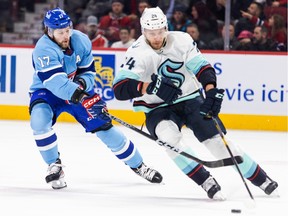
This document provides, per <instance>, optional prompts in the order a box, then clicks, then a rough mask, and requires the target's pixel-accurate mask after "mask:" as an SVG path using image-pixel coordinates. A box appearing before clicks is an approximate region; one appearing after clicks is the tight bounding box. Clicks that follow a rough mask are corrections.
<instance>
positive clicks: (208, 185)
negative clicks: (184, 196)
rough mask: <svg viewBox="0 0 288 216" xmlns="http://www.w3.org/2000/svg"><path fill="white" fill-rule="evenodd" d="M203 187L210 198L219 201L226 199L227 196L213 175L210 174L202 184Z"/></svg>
mask: <svg viewBox="0 0 288 216" xmlns="http://www.w3.org/2000/svg"><path fill="white" fill-rule="evenodd" d="M201 187H202V188H203V189H204V190H205V191H206V192H207V195H208V197H209V198H210V199H213V200H219V201H223V200H225V199H226V198H225V196H224V195H223V194H222V193H221V187H220V185H219V184H218V183H217V181H216V180H215V179H214V178H213V177H212V176H209V177H208V178H207V179H206V180H205V182H204V183H203V184H202V185H201Z"/></svg>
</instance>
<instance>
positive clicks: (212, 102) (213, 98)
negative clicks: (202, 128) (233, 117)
mask: <svg viewBox="0 0 288 216" xmlns="http://www.w3.org/2000/svg"><path fill="white" fill-rule="evenodd" d="M223 93H224V89H217V88H213V89H210V90H208V91H207V92H206V98H205V100H204V103H203V104H202V105H201V106H200V114H201V115H203V116H204V117H205V118H211V117H212V116H217V115H218V114H219V112H220V109H221V104H222V101H223V96H224V94H223Z"/></svg>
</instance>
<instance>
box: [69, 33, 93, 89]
mask: <svg viewBox="0 0 288 216" xmlns="http://www.w3.org/2000/svg"><path fill="white" fill-rule="evenodd" d="M72 40H73V43H74V44H75V45H76V49H77V50H79V52H80V61H79V62H78V64H77V74H76V77H75V79H77V78H82V79H84V80H85V83H86V89H85V90H86V91H90V90H92V89H93V88H94V86H95V76H96V71H95V65H94V57H93V54H92V44H91V41H90V39H89V38H88V37H87V36H86V35H85V34H83V33H81V32H78V31H77V35H76V37H75V38H73V39H72ZM79 41H81V43H79Z"/></svg>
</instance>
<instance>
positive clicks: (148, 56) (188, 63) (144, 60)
mask: <svg viewBox="0 0 288 216" xmlns="http://www.w3.org/2000/svg"><path fill="white" fill-rule="evenodd" d="M167 34H168V35H167V40H166V44H165V45H164V46H163V47H162V48H161V49H160V50H154V49H152V48H151V47H150V46H149V44H147V42H146V39H145V37H144V36H143V35H142V36H140V37H139V38H138V39H137V40H136V41H135V42H134V43H133V45H132V46H131V47H130V48H129V49H128V50H127V52H126V55H125V62H124V63H123V64H122V65H121V68H120V70H119V71H118V73H117V74H116V77H115V79H114V82H113V83H114V84H115V83H118V82H120V81H121V80H124V79H127V78H130V79H135V80H138V81H142V82H151V75H152V74H153V73H155V74H159V75H161V76H164V77H167V78H170V79H171V80H173V82H174V84H175V85H177V86H178V87H180V88H181V90H182V93H183V94H182V95H181V96H180V97H179V98H178V99H177V100H176V101H175V102H174V104H175V103H179V102H181V101H184V100H187V99H191V98H194V97H196V96H198V95H199V93H198V91H197V90H198V89H199V88H200V87H201V84H200V83H199V82H198V80H197V78H196V76H195V75H197V73H198V72H199V71H200V69H201V68H203V67H205V66H210V64H209V62H208V61H207V60H206V59H205V58H204V56H203V55H202V54H201V52H200V51H199V49H198V48H197V45H196V43H195V42H194V41H193V39H192V38H191V36H190V35H188V34H187V33H184V32H179V31H170V32H168V33H167ZM167 105H168V104H166V103H165V102H164V101H163V100H162V99H161V98H159V97H158V96H156V95H148V94H144V95H143V96H141V97H138V98H134V103H133V108H134V110H135V111H143V112H149V111H150V110H152V109H154V108H156V107H159V106H167Z"/></svg>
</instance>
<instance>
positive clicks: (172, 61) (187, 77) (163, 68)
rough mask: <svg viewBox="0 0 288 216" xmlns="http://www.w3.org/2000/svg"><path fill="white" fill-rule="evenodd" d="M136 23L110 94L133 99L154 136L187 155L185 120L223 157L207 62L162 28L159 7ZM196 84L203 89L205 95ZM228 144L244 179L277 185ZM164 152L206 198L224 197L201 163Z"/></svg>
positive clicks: (219, 95) (217, 95) (218, 98)
mask: <svg viewBox="0 0 288 216" xmlns="http://www.w3.org/2000/svg"><path fill="white" fill-rule="evenodd" d="M140 22H141V27H142V36H140V37H139V38H138V39H137V40H136V41H135V42H134V44H133V45H132V46H131V47H130V48H129V49H128V50H127V52H126V55H125V62H124V63H123V64H122V65H121V67H120V69H119V72H118V73H117V74H116V77H115V79H114V82H113V89H114V93H115V97H116V98H117V99H119V100H129V99H132V98H133V99H134V102H133V108H134V111H142V112H144V113H145V116H146V126H147V129H148V131H149V132H150V134H151V135H153V136H154V137H155V138H158V139H159V140H161V141H163V142H166V143H167V144H169V145H172V146H175V147H176V148H180V149H183V150H184V151H186V152H188V153H190V154H192V155H193V154H194V152H193V150H192V149H191V147H190V146H189V144H188V143H184V142H183V137H182V134H181V128H182V127H183V126H184V125H185V126H186V127H187V128H189V129H191V130H192V131H193V133H194V135H195V137H196V138H197V139H198V140H199V142H201V143H202V144H203V145H204V146H206V147H207V149H208V150H210V152H211V153H212V154H213V155H214V156H215V157H216V158H218V159H220V158H225V157H229V153H228V151H227V149H226V147H225V145H224V143H223V140H222V139H221V137H220V135H219V133H218V130H217V128H216V127H215V125H214V122H213V120H212V119H211V115H212V116H214V118H215V119H216V120H217V121H218V122H219V124H220V126H221V129H222V131H223V132H224V133H225V134H226V129H225V127H224V125H223V124H222V122H221V120H220V119H219V118H218V113H219V112H220V108H221V103H222V100H223V93H224V90H223V89H218V88H217V81H216V75H215V71H214V69H213V67H212V66H211V65H210V64H209V62H208V61H207V60H206V59H205V57H204V56H203V55H202V54H201V52H200V51H199V49H198V48H197V44H196V43H195V42H194V41H193V39H192V38H191V37H190V36H189V35H188V34H187V33H184V32H179V31H178V32H176V31H170V32H168V30H167V19H166V16H165V15H164V14H163V12H162V10H161V9H160V8H158V7H156V8H146V9H145V11H144V12H143V14H142V17H141V19H140ZM200 88H203V89H204V91H205V94H206V98H205V99H204V98H203V96H201V93H200V92H201V91H200ZM229 146H230V148H231V150H232V152H233V153H234V155H241V156H242V157H243V159H244V162H243V163H241V164H239V168H240V170H241V172H242V174H243V176H244V177H245V178H247V179H249V180H250V181H251V182H252V183H253V184H254V185H256V186H258V187H260V188H261V189H262V190H263V191H264V192H265V193H266V194H268V195H269V194H271V193H272V192H273V191H274V190H275V189H276V188H277V187H278V184H277V182H275V181H273V180H271V179H270V178H269V177H268V176H267V175H266V173H265V172H264V170H263V169H262V168H261V167H260V166H259V164H257V163H256V162H255V161H254V160H253V159H251V158H250V157H249V156H248V155H247V154H246V153H245V152H243V151H242V150H241V149H240V148H239V147H238V146H236V145H235V144H233V143H232V142H231V141H230V140H229ZM167 153H168V154H169V156H170V157H171V159H172V160H173V161H174V162H175V164H176V165H177V166H178V167H179V169H180V170H182V171H183V173H184V174H185V175H187V176H188V178H191V179H192V180H193V181H195V182H196V183H197V184H198V185H201V186H202V187H203V189H204V190H205V191H206V192H207V194H208V197H209V198H211V199H224V196H223V195H222V194H221V187H220V185H219V184H218V183H217V181H216V180H215V179H214V178H213V177H212V176H211V174H210V172H209V171H207V170H206V169H205V168H204V167H203V166H201V165H200V164H198V163H196V162H194V161H191V160H189V159H186V158H184V157H183V156H181V155H179V154H175V153H173V152H172V153H171V151H169V152H167Z"/></svg>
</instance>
